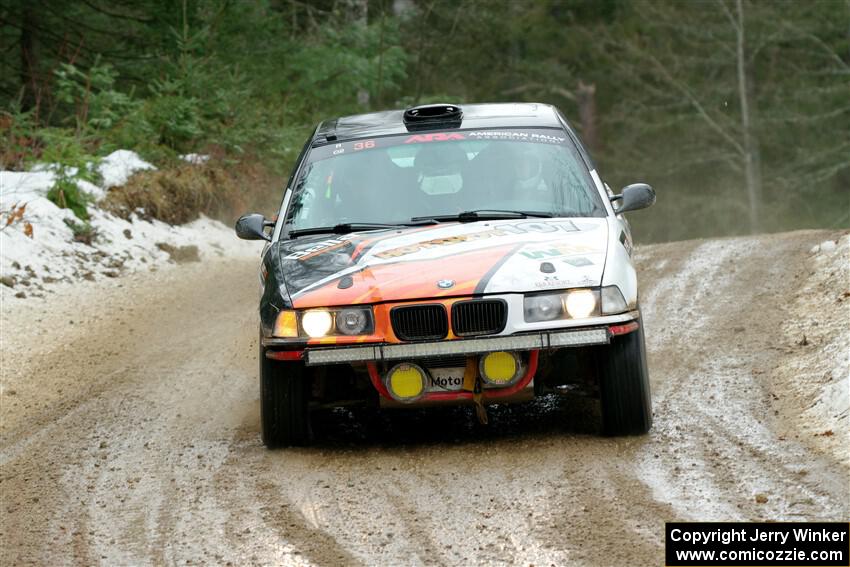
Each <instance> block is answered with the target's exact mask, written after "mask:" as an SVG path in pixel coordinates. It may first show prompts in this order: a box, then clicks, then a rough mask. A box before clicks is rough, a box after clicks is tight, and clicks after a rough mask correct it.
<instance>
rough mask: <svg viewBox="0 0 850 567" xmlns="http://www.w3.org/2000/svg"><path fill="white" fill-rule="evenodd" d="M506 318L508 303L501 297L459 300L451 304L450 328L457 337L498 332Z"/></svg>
mask: <svg viewBox="0 0 850 567" xmlns="http://www.w3.org/2000/svg"><path fill="white" fill-rule="evenodd" d="M507 319H508V305H507V303H505V301H504V300H502V299H483V300H481V299H476V300H472V301H459V302H457V303H455V304H454V305H452V329H453V330H454V333H455V334H456V335H457V336H459V337H465V336H470V335H493V334H496V333H500V332H502V329H504V328H505V323H506V322H507Z"/></svg>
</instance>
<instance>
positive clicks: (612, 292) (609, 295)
mask: <svg viewBox="0 0 850 567" xmlns="http://www.w3.org/2000/svg"><path fill="white" fill-rule="evenodd" d="M627 310H628V305H626V300H625V299H624V298H623V292H621V291H620V288H619V287H617V286H615V285H609V286H606V287H603V288H602V313H603V314H604V315H613V314H616V313H622V312H623V311H627Z"/></svg>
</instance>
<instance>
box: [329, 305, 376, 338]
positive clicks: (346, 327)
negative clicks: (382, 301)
mask: <svg viewBox="0 0 850 567" xmlns="http://www.w3.org/2000/svg"><path fill="white" fill-rule="evenodd" d="M371 326H372V310H371V309H362V308H348V309H342V310H340V311H338V312H337V314H336V330H337V331H339V333H340V334H343V335H363V334H366V331H367V330H369V327H371Z"/></svg>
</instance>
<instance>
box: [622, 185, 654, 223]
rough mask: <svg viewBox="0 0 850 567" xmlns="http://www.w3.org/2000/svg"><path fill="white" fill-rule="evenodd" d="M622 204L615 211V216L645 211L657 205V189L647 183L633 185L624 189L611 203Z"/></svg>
mask: <svg viewBox="0 0 850 567" xmlns="http://www.w3.org/2000/svg"><path fill="white" fill-rule="evenodd" d="M617 201H619V202H620V206H619V207H617V208H616V209H614V213H615V214H618V215H620V214H623V213H627V212H629V211H636V210H638V209H645V208H647V207H650V206H652V205H654V204H655V189H653V188H652V187H650V186H649V185H647V184H646V183H632V184H631V185H627V186H625V187H623V192H622V193H620V194H619V195H614V196H613V197H611V202H612V203H614V202H617Z"/></svg>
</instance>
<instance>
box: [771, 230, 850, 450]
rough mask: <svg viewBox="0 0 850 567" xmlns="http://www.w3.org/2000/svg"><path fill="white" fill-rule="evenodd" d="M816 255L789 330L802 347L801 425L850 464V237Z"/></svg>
mask: <svg viewBox="0 0 850 567" xmlns="http://www.w3.org/2000/svg"><path fill="white" fill-rule="evenodd" d="M810 254H812V256H810V258H809V264H808V266H807V267H806V271H805V272H804V273H805V274H806V277H805V278H804V279H803V281H802V282H801V286H800V290H799V292H798V295H797V297H796V298H795V300H794V301H793V302H792V303H791V304H790V308H791V313H792V314H793V317H789V321H788V323H787V326H786V327H785V329H784V330H785V336H786V340H787V342H788V343H789V344H795V345H797V348H796V349H795V350H796V354H795V356H794V357H793V358H792V359H791V360H790V363H789V364H788V367H789V368H788V370H790V371H791V372H793V375H794V380H793V382H792V383H793V384H794V386H795V389H796V394H797V395H798V396H799V397H800V399H801V403H800V405H801V406H802V407H804V408H806V409H805V410H804V411H803V414H802V418H803V419H802V421H801V428H802V429H804V430H805V431H807V432H808V433H809V434H810V435H814V436H816V438H817V439H818V440H819V441H820V443H821V444H823V445H824V446H825V447H827V448H828V449H829V450H831V451H834V454H835V456H836V458H837V459H838V460H839V461H841V462H843V463H844V464H845V465H850V450H848V446H850V445H848V441H850V332H848V330H847V320H848V315H850V235H847V234H844V235H842V236H841V237H840V238H838V239H837V240H826V241H824V242H821V243H820V244H817V245H815V246H814V247H812V248H811V249H810Z"/></svg>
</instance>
